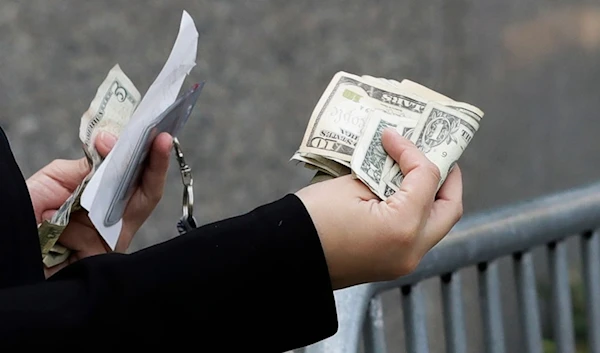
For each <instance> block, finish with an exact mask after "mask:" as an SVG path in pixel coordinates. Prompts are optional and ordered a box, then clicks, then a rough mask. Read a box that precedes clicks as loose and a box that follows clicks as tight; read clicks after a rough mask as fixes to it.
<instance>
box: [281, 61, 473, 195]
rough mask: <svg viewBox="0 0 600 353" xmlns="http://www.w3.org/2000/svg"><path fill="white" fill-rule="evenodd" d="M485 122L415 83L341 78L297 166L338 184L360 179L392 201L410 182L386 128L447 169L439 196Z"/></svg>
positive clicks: (316, 116) (321, 107)
mask: <svg viewBox="0 0 600 353" xmlns="http://www.w3.org/2000/svg"><path fill="white" fill-rule="evenodd" d="M482 118H483V112H482V111H481V110H480V109H479V108H477V107H475V106H473V105H470V104H467V103H463V102H456V101H454V100H452V99H451V98H448V97H446V96H444V95H442V94H440V93H438V92H435V91H433V90H431V89H429V88H427V87H425V86H422V85H420V84H418V83H415V82H413V81H410V80H403V81H402V82H398V81H395V80H388V79H385V78H375V77H371V76H357V75H353V74H349V73H346V72H338V73H337V74H336V75H335V76H334V77H333V79H332V80H331V82H330V83H329V85H328V86H327V88H326V89H325V92H324V93H323V95H322V96H321V98H320V99H319V101H318V103H317V105H316V107H315V109H314V110H313V112H312V115H311V117H310V121H309V123H308V127H307V129H306V132H305V134H304V138H303V140H302V143H301V145H300V148H299V149H298V151H297V152H296V153H295V154H294V155H293V156H292V158H291V160H295V161H298V162H302V163H304V165H305V166H306V167H307V168H311V169H316V170H318V171H320V172H321V173H325V174H327V175H329V176H331V177H339V176H342V175H346V174H352V175H353V176H354V177H355V178H358V179H359V180H361V181H362V182H363V183H364V184H365V185H367V186H368V187H369V188H370V189H371V191H372V192H373V193H374V194H375V195H377V196H378V197H379V198H380V199H382V200H385V199H387V198H388V197H389V196H391V195H393V194H394V193H395V192H396V191H398V189H399V187H400V185H401V183H402V179H403V175H402V172H401V170H400V167H399V166H398V164H397V163H396V162H395V161H394V160H393V159H392V158H391V157H390V156H389V155H388V154H387V153H386V151H385V149H384V148H383V146H382V142H381V137H382V134H383V131H384V130H385V129H386V128H393V129H395V130H396V131H398V132H399V133H400V134H401V135H402V136H404V137H406V138H407V139H409V140H410V141H412V142H413V143H414V144H415V145H416V146H417V147H418V148H419V149H420V150H421V151H422V152H423V153H424V154H425V155H426V156H427V158H428V159H429V160H431V161H432V162H433V163H434V164H435V165H436V166H437V167H438V168H439V169H440V174H441V176H442V180H441V182H440V184H439V185H438V188H439V187H441V185H442V184H443V183H444V181H445V180H446V177H447V176H448V173H449V172H450V171H451V170H452V168H453V167H454V165H455V164H456V162H457V161H458V159H459V158H460V156H461V155H462V153H463V151H464V150H465V148H467V146H468V144H469V142H471V140H472V139H473V136H474V135H475V132H477V130H478V129H479V124H480V122H481V119H482Z"/></svg>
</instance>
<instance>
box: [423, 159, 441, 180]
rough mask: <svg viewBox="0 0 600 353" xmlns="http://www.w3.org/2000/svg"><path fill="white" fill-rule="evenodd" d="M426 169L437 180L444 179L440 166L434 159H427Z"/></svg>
mask: <svg viewBox="0 0 600 353" xmlns="http://www.w3.org/2000/svg"><path fill="white" fill-rule="evenodd" d="M425 169H426V170H427V172H428V173H429V174H430V175H431V176H432V177H433V178H434V179H435V180H436V181H437V182H439V181H440V180H442V174H441V172H440V168H438V167H437V166H436V165H435V164H434V163H433V162H432V161H430V160H429V159H427V162H425Z"/></svg>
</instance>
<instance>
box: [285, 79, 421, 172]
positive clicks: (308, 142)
mask: <svg viewBox="0 0 600 353" xmlns="http://www.w3.org/2000/svg"><path fill="white" fill-rule="evenodd" d="M425 105H426V101H425V100H424V99H422V98H419V97H417V96H415V95H412V94H410V93H409V92H401V91H399V89H398V88H396V87H394V85H393V84H392V83H390V82H388V81H384V80H381V79H377V78H374V77H359V76H356V75H353V74H349V73H346V72H338V73H337V74H336V75H335V76H334V77H333V79H332V80H331V82H330V83H329V85H328V86H327V88H326V89H325V92H324V93H323V95H322V96H321V99H320V100H319V102H318V103H317V106H316V107H315V109H314V110H313V113H312V115H311V118H310V121H309V124H308V127H307V129H306V132H305V134H304V138H303V140H302V143H301V145H300V148H299V149H298V151H297V152H296V153H295V154H294V156H292V158H291V159H292V160H296V161H298V162H303V163H305V165H307V166H311V167H313V168H316V169H318V170H321V171H324V172H326V173H329V174H331V175H334V176H336V177H337V176H341V175H344V174H349V172H350V170H349V167H350V162H351V159H352V155H353V153H354V148H355V147H356V143H357V142H358V139H359V137H360V136H361V134H362V131H363V129H364V128H365V126H366V124H367V121H368V118H369V115H370V114H371V113H373V112H376V111H381V112H384V113H386V114H390V115H393V116H396V117H399V118H403V119H404V120H406V121H411V120H412V121H414V123H413V124H414V125H416V124H417V122H418V119H419V116H420V114H421V113H422V112H423V109H425ZM412 127H414V126H412ZM343 167H346V168H343ZM332 170H333V171H335V172H332Z"/></svg>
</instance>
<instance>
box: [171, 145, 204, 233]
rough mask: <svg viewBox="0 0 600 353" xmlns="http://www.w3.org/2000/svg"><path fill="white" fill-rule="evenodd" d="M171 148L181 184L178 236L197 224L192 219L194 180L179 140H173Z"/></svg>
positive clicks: (194, 219)
mask: <svg viewBox="0 0 600 353" xmlns="http://www.w3.org/2000/svg"><path fill="white" fill-rule="evenodd" d="M173 147H174V149H175V157H176V158H177V162H178V163H179V172H180V173H181V182H182V183H183V202H182V206H183V215H182V216H181V218H180V219H179V221H178V222H177V231H178V232H179V234H184V233H187V232H189V231H190V230H192V229H194V228H197V227H198V224H197V222H196V218H194V214H193V213H194V186H193V185H194V179H193V178H192V168H190V166H189V165H188V164H187V163H186V162H185V159H184V156H183V151H182V150H181V144H180V143H179V140H178V139H177V138H176V137H174V138H173Z"/></svg>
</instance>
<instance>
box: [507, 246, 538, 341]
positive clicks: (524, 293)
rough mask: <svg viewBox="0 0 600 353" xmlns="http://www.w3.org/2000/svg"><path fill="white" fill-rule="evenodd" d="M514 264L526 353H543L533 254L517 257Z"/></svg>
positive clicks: (528, 253)
mask: <svg viewBox="0 0 600 353" xmlns="http://www.w3.org/2000/svg"><path fill="white" fill-rule="evenodd" d="M514 263H515V282H516V284H517V301H518V303H519V316H520V317H521V328H522V332H523V343H525V350H524V353H525V352H526V353H543V349H542V331H541V327H540V313H539V306H538V301H537V297H538V294H537V290H536V285H535V272H534V268H533V258H532V256H531V253H530V252H526V253H523V254H518V255H516V256H515V259H514Z"/></svg>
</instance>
